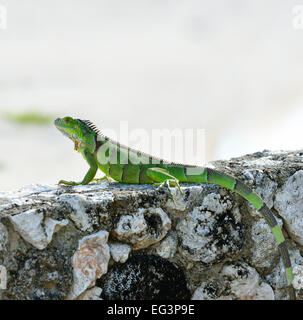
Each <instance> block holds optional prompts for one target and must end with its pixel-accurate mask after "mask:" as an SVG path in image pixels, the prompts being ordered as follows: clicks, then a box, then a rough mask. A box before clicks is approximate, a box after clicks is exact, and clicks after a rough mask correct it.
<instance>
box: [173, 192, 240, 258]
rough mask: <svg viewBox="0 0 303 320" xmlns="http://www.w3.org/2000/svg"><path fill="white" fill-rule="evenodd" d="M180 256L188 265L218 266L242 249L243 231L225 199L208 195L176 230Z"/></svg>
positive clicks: (216, 195) (230, 203)
mask: <svg viewBox="0 0 303 320" xmlns="http://www.w3.org/2000/svg"><path fill="white" fill-rule="evenodd" d="M176 230H177V234H178V237H179V238H180V239H182V240H181V247H180V250H179V251H180V252H181V253H182V254H183V255H185V256H186V257H187V259H189V260H191V261H201V262H203V263H214V262H219V261H221V260H222V259H226V258H227V257H229V256H231V255H233V254H237V253H239V252H240V250H241V248H242V246H243V240H244V238H243V233H244V227H243V224H241V217H240V214H239V210H238V208H234V207H233V204H232V202H231V201H230V199H229V198H228V197H222V196H221V195H218V194H214V193H211V194H209V195H207V196H206V197H205V198H204V199H203V202H202V205H201V206H199V207H195V208H194V209H193V210H192V211H191V212H189V213H187V214H186V215H185V216H184V218H183V219H182V220H181V221H180V222H179V223H178V225H177V226H176Z"/></svg>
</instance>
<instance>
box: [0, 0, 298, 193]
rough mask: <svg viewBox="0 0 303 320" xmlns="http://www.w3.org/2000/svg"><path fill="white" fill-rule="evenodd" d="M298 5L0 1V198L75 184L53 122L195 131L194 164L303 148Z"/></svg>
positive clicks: (69, 154)
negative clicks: (199, 155)
mask: <svg viewBox="0 0 303 320" xmlns="http://www.w3.org/2000/svg"><path fill="white" fill-rule="evenodd" d="M300 2H301V3H300ZM300 4H301V5H303V0H296V1H291V0H267V1H264V0H254V1H248V0H246V1H244V0H212V1H210V0H207V1H206V0H199V1H198V0H161V1H160V0H128V1H124V0H90V1H84V0H44V1H38V0H27V1H20V0H0V5H2V6H4V7H5V8H6V9H7V27H6V29H0V191H1V190H10V189H14V188H17V187H21V186H23V185H26V184H31V183H41V184H44V183H46V184H54V183H57V182H58V180H59V179H66V180H75V181H78V180H79V181H80V180H81V179H82V178H83V176H84V174H85V173H86V171H87V169H88V166H87V164H86V163H85V161H84V160H83V159H82V157H81V156H80V155H79V154H77V153H76V152H75V151H74V150H73V144H72V142H71V141H69V140H67V139H66V138H65V137H63V136H62V134H61V133H60V132H59V131H58V130H56V128H55V127H54V125H53V120H54V119H55V118H56V117H57V116H59V117H63V116H66V115H70V116H73V117H76V118H81V119H90V120H92V121H93V122H94V123H95V124H96V125H97V126H98V127H99V128H100V129H103V128H109V129H111V130H114V131H116V132H119V127H120V121H122V120H123V121H127V123H128V127H129V130H130V131H131V130H133V129H137V128H142V129H145V130H146V131H147V132H151V130H152V129H164V128H165V129H169V130H173V129H175V128H180V129H190V128H191V129H194V130H196V129H204V130H205V157H204V159H201V161H196V160H195V164H200V165H203V162H204V161H207V162H208V161H211V160H215V159H228V158H230V157H234V156H240V155H243V154H246V153H251V152H255V151H262V150H263V149H270V150H278V149H287V150H290V149H301V148H303V141H302V136H303V135H302V133H303V127H302V124H301V122H302V119H303V90H302V82H303V29H300V28H295V27H294V24H293V22H294V19H295V18H296V16H295V14H294V12H293V9H294V6H296V5H300ZM123 139H124V138H123V137H120V140H121V142H122V143H125V141H123ZM142 149H143V150H144V151H146V152H149V151H150V150H149V146H147V145H146V146H142ZM160 156H161V155H160ZM183 156H184V155H181V154H180V158H178V157H179V156H178V152H176V156H175V157H174V159H168V160H175V161H178V160H182V159H183ZM189 162H191V161H189ZM101 175H102V174H100V173H99V176H101Z"/></svg>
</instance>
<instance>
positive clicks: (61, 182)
mask: <svg viewBox="0 0 303 320" xmlns="http://www.w3.org/2000/svg"><path fill="white" fill-rule="evenodd" d="M58 184H65V185H68V186H78V185H79V184H81V182H75V181H66V180H60V181H59V182H58Z"/></svg>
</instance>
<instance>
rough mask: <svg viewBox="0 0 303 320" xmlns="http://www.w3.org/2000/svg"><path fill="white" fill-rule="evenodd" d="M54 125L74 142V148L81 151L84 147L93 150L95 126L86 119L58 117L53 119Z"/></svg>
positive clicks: (95, 133)
mask: <svg viewBox="0 0 303 320" xmlns="http://www.w3.org/2000/svg"><path fill="white" fill-rule="evenodd" d="M55 126H56V128H57V129H58V130H60V131H61V132H62V133H63V134H64V135H65V136H67V137H68V138H70V139H71V140H72V141H73V142H74V144H75V150H77V151H81V149H82V148H85V149H87V150H88V151H90V152H92V153H93V152H94V151H95V148H96V135H97V128H95V127H94V125H93V124H92V123H91V122H89V121H88V120H80V119H74V118H72V117H64V118H58V119H56V120H55ZM94 128H95V129H94Z"/></svg>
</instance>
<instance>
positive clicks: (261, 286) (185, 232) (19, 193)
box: [0, 150, 303, 300]
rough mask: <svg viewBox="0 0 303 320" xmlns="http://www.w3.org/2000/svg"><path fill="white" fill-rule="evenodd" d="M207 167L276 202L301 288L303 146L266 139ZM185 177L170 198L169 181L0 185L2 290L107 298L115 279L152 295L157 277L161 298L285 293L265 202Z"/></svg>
mask: <svg viewBox="0 0 303 320" xmlns="http://www.w3.org/2000/svg"><path fill="white" fill-rule="evenodd" d="M212 167H214V168H217V169H218V170H220V171H223V172H225V173H228V174H231V175H233V176H235V177H237V178H238V179H239V180H240V181H242V182H244V183H246V184H247V185H248V186H249V187H250V188H252V189H254V190H256V191H257V192H258V193H259V194H260V195H261V196H262V197H263V198H264V200H265V202H266V203H267V205H268V206H269V207H270V208H271V207H272V206H273V210H272V212H273V214H274V215H275V216H276V217H277V221H278V223H279V224H280V226H281V228H282V231H283V233H284V235H285V238H286V240H287V244H288V247H289V248H290V259H291V261H292V265H293V273H294V282H293V283H294V287H295V289H296V293H297V297H298V299H302V298H303V288H302V283H303V278H302V277H303V276H302V273H303V272H302V266H303V258H302V256H301V252H303V248H302V243H303V242H302V241H303V233H302V230H303V222H302V221H303V216H302V214H301V213H302V207H303V198H302V194H303V192H302V191H303V151H294V152H291V151H287V152H286V151H276V152H270V151H267V150H265V151H263V152H256V153H254V154H250V155H245V156H243V157H239V158H234V159H231V160H224V161H223V160H222V161H214V162H213V163H212ZM181 188H182V194H180V193H179V191H178V190H177V188H172V189H173V193H174V194H175V201H173V200H172V199H171V198H170V196H169V193H168V191H167V189H165V188H160V189H157V188H155V187H154V186H153V185H132V184H121V183H115V182H113V183H107V182H103V183H95V182H93V183H90V184H89V185H80V186H58V185H54V186H50V185H31V186H26V187H23V188H21V189H20V190H12V191H10V192H0V267H1V268H2V269H1V270H4V268H5V270H6V271H7V273H6V275H7V283H6V288H5V289H0V299H46V300H51V299H53V300H55V299H61V300H63V299H97V300H99V299H101V298H103V299H108V298H110V296H111V295H110V293H109V290H108V286H107V289H106V290H105V288H104V287H103V284H104V285H105V283H108V284H109V283H110V281H109V280H110V279H112V280H113V279H114V280H115V282H114V283H115V292H113V291H112V293H114V295H115V296H116V297H121V298H125V297H126V296H127V294H128V293H127V292H126V291H123V290H124V289H126V288H130V290H131V288H132V286H128V285H129V284H134V285H135V286H137V287H138V288H140V294H139V295H138V296H136V292H135V291H130V294H131V296H132V297H135V296H136V297H138V298H139V299H140V297H145V298H146V297H150V298H152V297H155V298H156V297H157V294H158V293H159V289H161V297H165V298H168V296H167V294H168V295H170V297H169V298H172V297H175V298H180V299H182V298H184V297H188V296H189V297H193V298H194V299H273V298H274V299H287V298H288V291H287V289H286V278H285V272H284V266H283V264H282V260H281V258H280V254H279V251H278V250H277V244H276V243H275V238H274V237H273V235H272V232H271V229H270V228H269V227H268V226H267V225H266V222H265V220H264V218H263V217H262V216H261V215H260V213H259V212H258V211H257V210H256V209H255V208H254V207H253V206H252V205H250V204H249V203H248V202H247V201H246V200H245V199H243V198H241V197H240V196H239V195H237V194H236V193H234V192H232V191H228V190H226V189H224V188H221V187H219V186H215V185H211V184H198V183H197V184H186V183H184V184H183V183H182V184H181ZM137 256H142V257H143V258H141V260H140V258H138V257H137ZM110 257H111V258H112V259H110ZM134 257H137V258H134ZM136 259H139V260H136ZM149 261H150V262H151V263H152V268H149V267H148V265H147V263H146V262H149ZM172 265H173V266H176V268H177V269H178V270H179V271H180V274H182V273H183V274H184V277H183V276H182V279H183V280H182V282H180V283H178V286H179V289H180V290H179V292H183V293H182V294H181V295H178V296H177V297H176V296H175V295H174V294H175V292H172V291H170V290H169V289H170V286H172V284H173V285H175V282H174V279H173V277H171V275H173V272H171V271H170V270H173V269H174V268H172ZM163 268H164V269H165V268H167V269H165V270H166V271H168V272H166V271H165V270H164V269H163ZM136 270H137V271H138V272H139V271H140V275H141V276H142V279H147V280H148V281H149V280H150V282H149V283H144V282H143V283H142V281H141V280H140V279H141V278H140V277H138V274H136ZM174 270H175V269H174ZM150 272H153V273H152V275H153V278H150V275H151V274H150ZM110 275H111V276H113V275H114V277H113V278H111V276H110ZM180 279H181V278H180ZM160 280H161V281H160ZM106 281H108V282H106ZM117 288H118V290H116V289H117ZM119 288H124V289H123V290H122V289H121V290H122V291H120V292H119ZM165 288H167V290H166V289H165ZM164 289H165V290H164ZM188 290H189V291H188ZM188 292H189V295H187V293H188ZM162 293H165V294H166V295H164V296H163V295H162Z"/></svg>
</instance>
